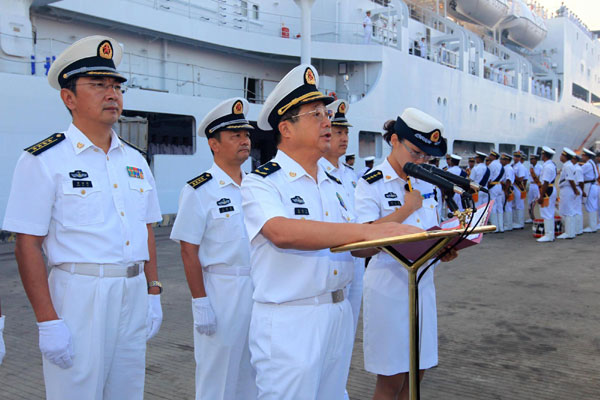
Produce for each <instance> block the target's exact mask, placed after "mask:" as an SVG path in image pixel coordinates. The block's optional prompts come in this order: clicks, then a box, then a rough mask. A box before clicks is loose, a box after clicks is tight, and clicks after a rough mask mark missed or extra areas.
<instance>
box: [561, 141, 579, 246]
mask: <svg viewBox="0 0 600 400" xmlns="http://www.w3.org/2000/svg"><path fill="white" fill-rule="evenodd" d="M574 157H575V152H574V151H573V150H571V149H569V148H568V147H564V148H563V151H562V153H560V162H562V163H563V165H562V169H561V171H560V179H559V181H558V187H559V188H560V202H559V203H558V212H559V213H560V217H561V218H562V220H563V227H564V230H565V231H564V233H563V234H562V235H559V236H558V237H557V239H573V238H574V237H575V236H576V234H577V227H576V222H575V214H576V213H577V211H576V206H575V201H576V199H577V196H578V195H579V189H577V182H576V178H575V166H574V165H573V163H572V162H571V160H572V159H573V158H574Z"/></svg>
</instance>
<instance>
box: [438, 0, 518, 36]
mask: <svg viewBox="0 0 600 400" xmlns="http://www.w3.org/2000/svg"><path fill="white" fill-rule="evenodd" d="M509 8H510V7H509V5H508V1H507V0H450V2H449V3H448V11H449V12H450V14H451V15H452V16H454V17H456V18H459V19H462V20H464V21H467V22H472V23H476V24H480V25H483V26H486V27H488V28H490V29H491V28H493V27H494V26H496V24H497V23H498V22H500V21H501V20H502V19H503V18H505V17H506V16H508V14H509Z"/></svg>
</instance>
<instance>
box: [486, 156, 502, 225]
mask: <svg viewBox="0 0 600 400" xmlns="http://www.w3.org/2000/svg"><path fill="white" fill-rule="evenodd" d="M499 158H500V155H499V154H498V153H497V152H496V151H494V150H492V151H490V154H489V155H488V159H489V160H491V161H490V164H489V165H488V168H489V169H490V180H489V182H488V188H489V190H490V201H492V200H494V205H493V206H492V212H491V213H490V225H496V232H504V191H503V190H502V183H503V182H504V180H505V168H504V166H503V165H502V164H501V163H500V160H499Z"/></svg>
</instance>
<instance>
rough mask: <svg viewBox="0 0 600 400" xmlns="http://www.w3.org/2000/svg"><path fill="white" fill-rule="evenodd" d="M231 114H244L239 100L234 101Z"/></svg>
mask: <svg viewBox="0 0 600 400" xmlns="http://www.w3.org/2000/svg"><path fill="white" fill-rule="evenodd" d="M233 113H234V114H243V113H244V105H243V104H242V101H241V100H238V101H236V102H235V103H234V104H233Z"/></svg>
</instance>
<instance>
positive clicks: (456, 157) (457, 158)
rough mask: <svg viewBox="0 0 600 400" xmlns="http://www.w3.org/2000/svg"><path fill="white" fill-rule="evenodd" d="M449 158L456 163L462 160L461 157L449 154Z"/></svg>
mask: <svg viewBox="0 0 600 400" xmlns="http://www.w3.org/2000/svg"><path fill="white" fill-rule="evenodd" d="M450 158H452V159H453V160H456V161H460V160H462V157H461V156H459V155H458V154H450Z"/></svg>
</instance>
